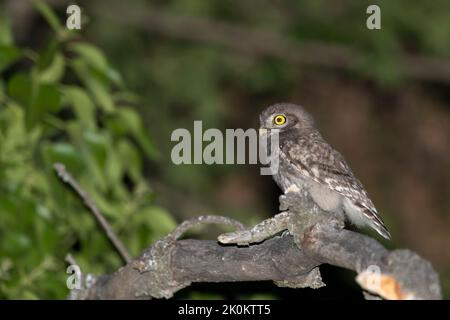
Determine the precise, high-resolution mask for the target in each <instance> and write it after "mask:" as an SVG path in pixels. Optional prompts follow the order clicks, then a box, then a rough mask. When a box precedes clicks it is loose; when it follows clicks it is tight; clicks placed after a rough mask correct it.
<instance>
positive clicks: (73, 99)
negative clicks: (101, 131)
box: [62, 86, 97, 129]
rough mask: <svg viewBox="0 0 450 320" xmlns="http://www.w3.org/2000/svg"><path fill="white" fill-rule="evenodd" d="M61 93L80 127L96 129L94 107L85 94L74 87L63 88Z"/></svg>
mask: <svg viewBox="0 0 450 320" xmlns="http://www.w3.org/2000/svg"><path fill="white" fill-rule="evenodd" d="M62 93H63V95H64V97H65V99H66V100H67V102H68V103H70V104H71V105H72V106H73V108H74V110H75V114H76V115H77V118H78V119H79V120H80V122H81V123H82V125H83V126H84V127H86V128H88V129H94V128H96V127H97V126H96V119H95V106H94V103H93V102H92V100H91V99H90V98H89V96H88V95H87V93H86V92H85V91H84V90H83V89H81V88H79V87H76V86H65V87H63V89H62Z"/></svg>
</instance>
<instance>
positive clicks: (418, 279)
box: [71, 194, 441, 299]
mask: <svg viewBox="0 0 450 320" xmlns="http://www.w3.org/2000/svg"><path fill="white" fill-rule="evenodd" d="M280 207H281V208H282V209H284V210H286V211H285V212H284V213H282V214H280V215H277V216H275V217H274V218H272V219H271V220H270V221H269V223H264V222H263V223H261V224H259V225H257V226H255V227H253V228H251V229H248V230H242V226H241V225H240V224H239V223H237V222H235V221H232V220H230V219H227V218H225V217H214V216H204V217H198V218H196V219H193V220H191V221H187V222H184V223H183V224H181V225H180V227H179V228H177V229H176V230H175V231H174V232H172V233H171V234H169V235H168V236H167V237H165V238H164V239H161V240H159V241H158V242H156V243H155V244H154V245H153V246H151V247H150V248H148V249H147V250H145V251H144V252H143V254H142V255H141V256H140V257H139V258H137V259H135V260H133V261H132V262H130V263H128V264H127V265H126V266H124V267H122V268H120V269H119V270H118V271H116V272H115V273H113V274H111V275H106V276H100V277H94V276H92V275H90V276H89V275H88V276H84V280H85V281H84V283H83V287H82V289H80V290H73V291H72V292H71V298H72V299H148V298H152V297H153V298H170V297H172V296H173V294H174V293H175V292H177V291H178V290H180V289H182V288H185V287H187V286H189V285H190V284H191V283H193V282H228V281H259V280H273V281H274V282H275V283H276V284H277V285H279V286H285V287H291V288H302V287H312V288H320V287H321V286H323V285H324V284H323V282H322V280H321V277H320V272H319V269H318V266H320V265H321V264H324V263H327V264H331V265H334V266H338V267H342V268H346V269H350V270H353V271H355V272H356V273H357V277H356V281H357V282H358V283H359V285H360V286H361V287H362V289H363V290H365V291H368V292H370V294H366V297H367V298H373V297H374V296H377V297H381V298H385V299H440V298H441V289H440V285H439V278H438V275H437V273H436V272H435V271H434V270H433V267H432V266H431V264H430V263H429V262H428V261H426V260H424V259H423V258H421V257H420V256H419V255H417V254H416V253H414V252H412V251H410V250H393V251H389V250H387V249H386V248H384V247H383V246H382V245H381V244H380V243H379V242H378V241H376V240H375V239H373V238H371V237H368V236H366V235H363V234H360V233H356V232H353V231H349V230H345V229H343V220H342V217H335V216H333V217H332V216H330V214H329V213H326V212H323V211H321V210H320V209H318V208H317V206H316V205H315V204H314V203H313V202H312V201H311V200H310V199H308V198H307V195H305V194H295V195H294V196H291V197H287V198H286V197H284V198H281V205H280ZM287 215H288V216H289V219H288V220H286V216H287ZM277 219H278V220H279V221H281V222H280V226H284V229H287V230H289V233H286V232H285V233H283V234H281V235H279V234H276V235H271V233H274V232H277V231H278V230H279V229H280V228H276V227H274V225H275V224H276V220H277ZM204 223H227V224H232V225H234V226H235V227H236V228H237V229H239V230H240V231H237V232H235V233H231V235H233V237H230V236H227V235H230V234H225V235H221V236H220V237H219V239H221V238H222V239H228V240H229V239H231V238H236V239H235V240H236V241H234V242H236V243H241V241H240V240H241V239H242V238H239V235H241V236H242V235H244V237H247V236H248V235H249V234H251V235H253V236H254V239H259V240H260V238H261V236H260V235H261V234H264V235H265V236H269V235H270V237H268V238H267V239H266V240H264V241H262V242H258V243H253V241H251V240H250V241H245V242H248V243H250V244H249V245H244V246H240V245H235V244H227V245H223V244H220V243H219V242H217V241H211V240H192V239H187V240H178V238H179V237H181V236H182V234H183V233H184V232H185V231H186V230H188V229H189V228H190V227H192V226H193V225H197V224H204ZM264 226H268V227H267V228H266V230H264ZM255 230H256V231H255ZM267 230H269V231H267ZM255 232H256V233H258V234H256V235H255ZM238 238H239V239H238ZM245 239H247V238H245ZM232 242H233V241H232Z"/></svg>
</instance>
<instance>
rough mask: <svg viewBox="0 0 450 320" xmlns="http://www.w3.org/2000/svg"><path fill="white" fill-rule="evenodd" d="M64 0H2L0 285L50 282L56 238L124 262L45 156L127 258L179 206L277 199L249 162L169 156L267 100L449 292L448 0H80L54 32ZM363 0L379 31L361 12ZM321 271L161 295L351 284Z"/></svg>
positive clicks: (19, 293) (32, 287)
mask: <svg viewBox="0 0 450 320" xmlns="http://www.w3.org/2000/svg"><path fill="white" fill-rule="evenodd" d="M72 3H73V2H72V1H64V0H62V1H56V0H55V1H53V0H52V1H45V2H33V1H26V0H2V1H0V298H2V299H13V298H14V299H45V298H47V299H63V298H65V297H66V296H67V294H68V289H67V287H66V279H67V277H68V274H66V267H67V264H66V262H65V261H64V257H65V255H66V254H67V253H71V254H72V255H73V256H74V258H75V259H76V261H77V263H78V264H79V265H80V266H81V270H82V271H83V272H88V273H94V274H104V273H109V272H112V271H114V270H115V269H117V268H118V267H119V266H120V265H121V264H122V261H121V259H120V257H119V256H118V255H117V253H116V251H115V250H114V248H113V247H112V246H111V245H110V243H109V242H108V240H107V238H106V237H105V235H104V233H103V232H102V231H101V230H100V228H99V227H98V226H97V223H96V222H95V220H94V219H93V217H92V215H91V214H90V213H89V212H88V211H87V210H86V209H85V208H84V206H83V204H82V202H81V201H80V200H79V198H78V197H77V196H76V195H75V194H73V193H72V192H71V190H70V189H69V188H68V187H67V186H65V185H64V184H63V183H62V182H61V181H59V180H58V178H57V177H56V175H55V174H54V171H53V169H52V164H53V163H54V162H62V163H64V164H65V165H66V166H67V168H68V169H69V170H70V171H71V172H72V174H73V176H74V177H75V178H76V179H77V180H78V181H79V182H80V184H81V185H82V186H83V187H84V188H85V189H86V190H87V191H88V192H89V193H90V194H91V196H92V197H93V198H94V200H95V202H96V203H97V205H98V206H99V208H100V209H101V210H102V212H104V214H105V216H106V217H107V219H108V220H109V221H110V222H111V224H112V226H113V228H114V230H115V231H116V232H117V234H118V236H119V237H120V238H121V239H122V240H123V241H124V243H125V245H126V246H127V248H128V249H129V250H130V252H131V253H132V255H133V256H137V255H138V254H139V253H140V252H141V251H142V250H143V249H144V248H146V247H148V246H149V245H150V244H151V243H153V242H154V241H155V240H157V239H159V238H161V237H163V236H164V235H165V234H167V233H168V232H170V231H171V230H172V229H173V228H174V227H175V226H176V225H177V224H178V223H180V222H181V221H183V220H185V219H187V218H189V217H192V216H197V215H203V214H217V215H225V216H230V217H233V218H235V219H238V220H240V221H242V222H244V223H245V224H247V225H252V224H255V223H257V222H259V221H261V220H262V219H265V218H267V217H269V216H271V215H273V214H275V213H277V206H278V200H277V199H278V195H279V193H280V191H279V189H278V188H277V187H276V185H275V184H274V182H272V179H271V178H270V177H268V176H261V175H260V174H259V167H258V166H257V165H253V166H252V165H210V166H208V165H180V166H176V165H174V164H172V162H171V160H170V152H171V149H172V147H173V146H174V145H175V143H174V142H171V141H170V134H171V132H172V131H173V130H174V129H175V128H188V129H189V130H191V129H192V128H193V121H194V120H202V121H203V128H204V129H206V128H212V127H214V128H219V129H221V130H224V129H225V128H244V129H245V128H252V127H253V128H256V127H257V126H258V114H259V113H260V111H261V110H262V109H263V108H265V107H267V106H268V105H270V104H271V103H274V102H282V101H286V102H293V103H297V104H301V105H303V106H304V107H305V108H306V109H307V110H309V111H310V112H311V113H312V114H313V115H314V117H315V118H316V122H317V124H318V126H319V128H320V130H321V132H322V133H323V135H324V137H325V138H326V139H327V140H328V141H329V142H330V143H331V144H332V145H333V146H334V147H335V148H336V149H338V150H339V151H341V153H342V154H343V155H344V156H345V158H346V159H347V161H348V162H349V164H350V166H351V167H352V168H353V171H354V172H355V174H356V175H357V176H358V177H359V178H360V180H361V181H362V182H363V183H364V185H365V187H366V189H367V190H368V192H369V194H370V195H371V198H372V200H373V201H374V203H375V204H376V206H377V208H378V211H379V212H380V213H381V215H382V216H383V218H384V220H385V222H386V224H387V226H388V229H389V230H390V231H391V234H392V236H393V241H392V242H390V243H386V242H384V241H383V240H381V239H380V237H377V236H376V235H374V234H372V235H373V236H374V237H377V239H379V240H380V241H383V244H385V245H386V246H388V247H389V248H409V249H411V250H414V251H416V252H418V253H419V254H420V255H422V256H423V257H425V258H426V259H429V260H430V261H431V262H432V264H433V266H434V267H435V268H436V270H437V271H438V272H439V274H440V277H441V282H442V286H443V290H444V296H445V297H446V298H449V297H450V214H449V213H450V201H449V197H450V170H449V168H450V166H449V165H450V149H449V138H450V90H449V89H450V2H449V1H446V0H436V1H419V2H414V3H412V2H411V1H406V0H395V1H370V2H369V1H349V0H348V1H347V0H340V1H331V0H328V1H324V0H321V1H317V0H314V1H313V0H302V1H297V0H277V1H265V0H264V1H261V0H247V1H235V0H222V1H189V0H169V1H142V0H137V1H129V2H124V1H118V0H113V1H87V0H84V1H81V0H80V1H77V3H76V4H78V5H79V6H80V7H81V9H82V28H81V30H79V31H78V30H75V31H69V30H68V29H67V28H66V19H67V14H66V9H67V6H68V5H69V4H72ZM370 4H378V5H379V6H380V8H381V27H382V28H381V30H368V29H367V28H366V19H367V17H368V14H366V9H367V7H368V5H370ZM221 231H223V229H221V228H219V227H217V228H216V227H214V228H208V230H205V229H203V230H198V231H197V232H195V233H193V234H192V235H191V236H192V237H197V238H209V239H212V238H214V237H216V236H217V234H218V233H219V232H221ZM367 232H368V231H367ZM321 269H322V272H323V277H324V280H325V282H326V283H327V287H326V288H324V289H320V290H312V289H301V290H292V289H283V288H277V287H276V286H275V285H273V284H272V283H270V282H257V283H232V284H220V285H219V284H196V285H193V286H191V287H189V288H186V289H184V290H182V291H181V292H179V293H178V294H177V296H176V298H267V299H287V298H299V297H301V298H305V297H306V298H312V299H332V298H340V299H342V298H351V299H362V298H363V297H362V294H361V292H360V289H359V288H358V287H357V285H356V284H355V282H354V280H353V279H354V276H355V275H354V274H353V273H352V272H348V271H345V270H341V269H338V268H333V267H328V266H323V267H321Z"/></svg>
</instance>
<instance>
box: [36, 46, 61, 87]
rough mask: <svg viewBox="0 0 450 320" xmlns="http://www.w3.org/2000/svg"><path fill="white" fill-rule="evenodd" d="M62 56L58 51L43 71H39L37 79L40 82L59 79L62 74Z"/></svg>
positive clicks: (52, 81) (51, 81)
mask: <svg viewBox="0 0 450 320" xmlns="http://www.w3.org/2000/svg"><path fill="white" fill-rule="evenodd" d="M64 67H65V62H64V57H63V55H62V54H60V53H58V54H56V55H55V57H54V59H53V62H52V63H51V64H50V66H49V67H48V68H47V69H45V70H44V71H42V72H40V73H39V81H40V82H41V83H56V82H59V81H60V80H61V78H62V77H63V75H64Z"/></svg>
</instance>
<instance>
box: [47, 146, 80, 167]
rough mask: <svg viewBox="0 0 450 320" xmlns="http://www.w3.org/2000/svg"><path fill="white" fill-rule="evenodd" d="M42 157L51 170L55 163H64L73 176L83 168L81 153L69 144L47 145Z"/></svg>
mask: <svg viewBox="0 0 450 320" xmlns="http://www.w3.org/2000/svg"><path fill="white" fill-rule="evenodd" d="M42 155H43V158H44V159H45V160H46V163H47V165H48V166H49V168H51V166H52V165H53V164H54V163H55V162H60V163H63V164H64V165H65V166H66V167H67V168H68V170H70V171H71V172H72V173H73V174H74V173H76V172H79V171H80V170H81V168H83V162H82V159H81V157H80V153H79V152H78V150H76V149H75V147H74V146H73V145H71V144H68V143H53V144H51V143H45V144H44V145H43V147H42Z"/></svg>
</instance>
